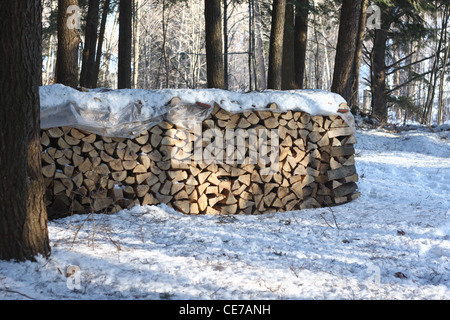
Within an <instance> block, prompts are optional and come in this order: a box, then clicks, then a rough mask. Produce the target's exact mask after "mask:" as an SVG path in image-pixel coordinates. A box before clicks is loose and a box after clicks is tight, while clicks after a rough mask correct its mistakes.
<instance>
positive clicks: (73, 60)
mask: <svg viewBox="0 0 450 320" xmlns="http://www.w3.org/2000/svg"><path fill="white" fill-rule="evenodd" d="M76 8H78V0H58V53H57V57H56V77H55V78H56V79H55V80H56V81H55V82H57V83H61V84H64V85H66V86H70V87H72V88H76V87H77V86H78V45H79V43H80V38H79V35H78V28H79V25H78V22H79V20H78V17H79V14H80V13H79V11H78V10H77V9H76Z"/></svg>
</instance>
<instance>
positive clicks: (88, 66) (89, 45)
mask: <svg viewBox="0 0 450 320" xmlns="http://www.w3.org/2000/svg"><path fill="white" fill-rule="evenodd" d="M99 9H100V0H89V9H88V13H87V17H86V32H85V39H84V49H83V61H82V64H81V73H80V86H82V87H87V88H91V87H92V83H93V80H92V77H93V76H94V65H95V49H96V46H97V29H98V15H99Z"/></svg>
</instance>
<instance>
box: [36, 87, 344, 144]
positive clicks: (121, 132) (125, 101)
mask: <svg viewBox="0 0 450 320" xmlns="http://www.w3.org/2000/svg"><path fill="white" fill-rule="evenodd" d="M174 98H178V99H177V101H179V102H180V103H178V104H177V106H178V105H180V104H182V105H184V106H186V105H191V106H196V107H195V108H188V109H184V110H183V111H184V112H177V113H176V114H177V115H178V116H181V117H182V119H179V120H183V121H186V120H187V121H197V122H199V121H202V120H204V119H205V118H207V117H208V116H209V114H210V112H211V111H212V106H214V104H217V105H219V106H220V107H221V108H222V109H224V110H226V111H229V112H231V113H240V112H244V111H250V110H264V109H267V108H268V107H269V106H270V105H272V106H273V105H274V104H275V105H276V110H272V111H277V112H287V111H289V110H292V111H303V112H307V113H309V114H311V115H323V116H327V115H337V114H339V115H341V116H343V118H349V117H350V118H352V116H351V113H350V112H349V110H348V107H347V103H346V101H345V100H344V98H342V97H341V96H340V95H338V94H335V93H331V92H327V91H323V90H288V91H276V90H265V91H254V92H248V93H246V92H236V91H227V90H220V89H161V90H143V89H120V90H112V89H89V90H88V89H82V90H77V89H73V88H70V87H67V86H64V85H61V84H53V85H49V86H43V87H40V101H41V127H42V128H51V127H60V126H73V127H77V128H79V129H84V130H87V131H91V132H93V133H97V134H101V135H105V136H118V137H132V136H135V135H137V134H139V133H141V132H142V131H144V130H145V129H148V128H149V127H151V126H154V125H156V124H157V123H158V122H160V121H162V120H165V119H164V116H165V115H167V113H168V112H169V111H170V108H173V107H174V105H173V103H172V105H171V103H170V102H171V101H173V100H172V99H174ZM175 107H176V106H175ZM172 120H174V119H173V118H172ZM175 120H177V119H175ZM172 122H173V121H172Z"/></svg>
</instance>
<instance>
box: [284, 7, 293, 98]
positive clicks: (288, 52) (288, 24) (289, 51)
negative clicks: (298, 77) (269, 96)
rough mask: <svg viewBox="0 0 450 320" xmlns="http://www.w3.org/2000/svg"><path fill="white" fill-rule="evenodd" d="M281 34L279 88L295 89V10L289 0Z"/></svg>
mask: <svg viewBox="0 0 450 320" xmlns="http://www.w3.org/2000/svg"><path fill="white" fill-rule="evenodd" d="M285 17H286V18H285V22H284V36H283V74H282V79H281V89H282V90H291V89H295V61H294V59H295V52H294V39H295V11H294V3H293V2H292V1H289V0H288V2H287V3H286V12H285Z"/></svg>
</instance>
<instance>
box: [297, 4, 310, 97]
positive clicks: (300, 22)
mask: <svg viewBox="0 0 450 320" xmlns="http://www.w3.org/2000/svg"><path fill="white" fill-rule="evenodd" d="M307 40H308V0H298V1H297V4H296V6H295V38H294V54H295V59H294V60H295V88H296V89H303V79H304V77H305V66H306V46H307Z"/></svg>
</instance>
